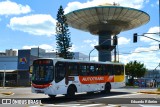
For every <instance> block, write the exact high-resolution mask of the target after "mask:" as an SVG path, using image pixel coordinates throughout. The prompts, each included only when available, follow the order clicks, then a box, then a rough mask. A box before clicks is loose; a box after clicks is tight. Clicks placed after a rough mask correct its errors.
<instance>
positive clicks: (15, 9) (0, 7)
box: [0, 0, 31, 16]
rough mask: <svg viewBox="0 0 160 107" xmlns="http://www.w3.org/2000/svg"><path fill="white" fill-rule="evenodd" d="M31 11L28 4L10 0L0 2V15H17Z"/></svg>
mask: <svg viewBox="0 0 160 107" xmlns="http://www.w3.org/2000/svg"><path fill="white" fill-rule="evenodd" d="M29 12H31V8H30V7H29V6H28V5H25V6H24V5H21V4H17V3H15V2H12V1H9V0H7V1H2V2H0V15H6V16H8V15H19V14H25V13H29Z"/></svg>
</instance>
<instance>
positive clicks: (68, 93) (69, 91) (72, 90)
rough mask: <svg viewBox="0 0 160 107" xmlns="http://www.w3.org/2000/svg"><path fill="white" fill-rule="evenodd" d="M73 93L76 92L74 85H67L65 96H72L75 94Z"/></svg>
mask: <svg viewBox="0 0 160 107" xmlns="http://www.w3.org/2000/svg"><path fill="white" fill-rule="evenodd" d="M75 93H76V89H75V87H74V86H69V87H68V90H67V94H66V97H69V98H72V97H74V96H75Z"/></svg>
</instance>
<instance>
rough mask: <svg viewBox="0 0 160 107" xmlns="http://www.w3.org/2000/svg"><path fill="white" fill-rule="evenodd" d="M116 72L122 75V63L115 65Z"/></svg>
mask: <svg viewBox="0 0 160 107" xmlns="http://www.w3.org/2000/svg"><path fill="white" fill-rule="evenodd" d="M114 74H115V75H122V69H121V65H115V66H114Z"/></svg>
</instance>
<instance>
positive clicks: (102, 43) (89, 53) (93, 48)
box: [89, 38, 115, 61]
mask: <svg viewBox="0 0 160 107" xmlns="http://www.w3.org/2000/svg"><path fill="white" fill-rule="evenodd" d="M114 39H115V38H113V39H107V40H105V41H104V42H102V43H101V44H99V45H102V44H104V43H105V42H106V41H108V40H114ZM94 50H95V48H93V49H92V50H91V51H90V52H89V61H90V54H91V52H92V51H94Z"/></svg>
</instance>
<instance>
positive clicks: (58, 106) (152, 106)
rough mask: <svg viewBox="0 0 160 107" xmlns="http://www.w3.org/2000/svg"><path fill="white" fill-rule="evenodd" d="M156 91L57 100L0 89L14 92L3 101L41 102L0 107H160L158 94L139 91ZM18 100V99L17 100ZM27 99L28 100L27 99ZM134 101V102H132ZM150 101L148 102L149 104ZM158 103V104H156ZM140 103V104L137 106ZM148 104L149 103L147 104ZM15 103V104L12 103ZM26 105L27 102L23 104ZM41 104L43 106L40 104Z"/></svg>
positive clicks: (126, 90) (128, 90)
mask: <svg viewBox="0 0 160 107" xmlns="http://www.w3.org/2000/svg"><path fill="white" fill-rule="evenodd" d="M155 90H156V89H142V88H140V89H139V88H137V89H132V88H120V89H112V91H111V93H109V94H101V93H92V94H90V95H88V94H86V93H80V94H77V95H76V96H75V97H74V98H66V97H65V96H63V95H58V96H57V97H56V98H55V99H51V98H49V97H48V96H47V95H43V94H34V93H31V89H30V87H27V88H5V89H3V88H0V93H4V92H8V93H9V92H12V93H11V95H4V94H0V98H1V100H2V99H10V98H11V100H12V101H13V100H14V99H15V100H23V101H26V100H27V104H28V100H29V101H30V100H31V101H39V102H38V103H37V104H36V103H34V104H30V105H23V104H18V105H17V102H15V104H14V105H8V104H7V105H4V104H3V105H2V104H1V105H0V107H7V106H8V107H10V106H12V107H14V106H15V107H42V106H44V107H52V106H53V107H64V106H67V107H68V106H69V107H97V106H98V107H100V106H101V107H108V106H109V107H110V106H112V107H114V106H117V105H120V106H121V107H160V104H157V103H159V102H160V95H156V94H142V93H137V92H139V91H155ZM17 98H18V99H17ZM25 98H27V99H25ZM131 100H132V101H131ZM147 101H148V102H147ZM156 101H157V102H156ZM137 102H138V104H137ZM146 102H147V103H146ZM12 103H13V102H12ZM21 103H25V102H21ZM40 103H41V104H40Z"/></svg>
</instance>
